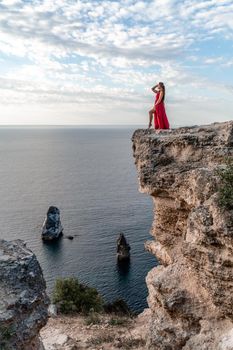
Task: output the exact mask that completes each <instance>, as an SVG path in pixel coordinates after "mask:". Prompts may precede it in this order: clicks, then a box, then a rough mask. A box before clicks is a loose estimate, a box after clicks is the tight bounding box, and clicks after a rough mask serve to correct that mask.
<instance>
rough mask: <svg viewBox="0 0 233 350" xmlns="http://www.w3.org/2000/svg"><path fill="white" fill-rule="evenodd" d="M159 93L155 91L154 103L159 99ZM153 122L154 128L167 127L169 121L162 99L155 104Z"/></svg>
mask: <svg viewBox="0 0 233 350" xmlns="http://www.w3.org/2000/svg"><path fill="white" fill-rule="evenodd" d="M159 94H160V91H159V92H157V94H156V98H155V103H156V102H157V101H158V99H159ZM154 123H155V129H169V122H168V119H167V115H166V111H165V106H164V102H163V101H161V102H160V103H159V104H158V105H156V106H155V112H154Z"/></svg>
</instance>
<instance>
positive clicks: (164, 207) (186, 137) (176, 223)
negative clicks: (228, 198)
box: [133, 122, 233, 350]
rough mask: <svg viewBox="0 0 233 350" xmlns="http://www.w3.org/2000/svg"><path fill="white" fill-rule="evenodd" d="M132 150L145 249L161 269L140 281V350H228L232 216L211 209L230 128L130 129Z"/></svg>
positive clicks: (228, 152) (231, 140)
mask: <svg viewBox="0 0 233 350" xmlns="http://www.w3.org/2000/svg"><path fill="white" fill-rule="evenodd" d="M133 150H134V157H135V163H136V166H137V170H138V175H139V184H140V188H139V189H140V191H141V192H146V193H148V194H150V195H151V196H152V197H153V201H154V207H155V209H154V210H155V219H154V223H153V226H152V229H151V234H152V236H153V237H154V238H155V241H152V242H147V243H146V248H147V249H148V250H149V251H150V252H151V253H152V254H154V255H156V256H157V258H158V259H159V261H160V263H161V265H160V266H158V267H156V268H154V269H153V270H151V271H150V272H149V273H148V276H147V279H146V281H147V286H148V290H149V296H148V304H149V307H150V311H151V313H150V315H151V316H150V318H149V328H150V331H149V335H148V336H149V339H148V343H147V347H148V348H149V349H156V350H160V349H161V350H164V349H169V350H180V349H185V350H188V349H190V350H191V349H195V350H204V349H208V350H210V349H211V350H220V349H222V350H223V349H225V350H226V349H233V340H232V339H233V338H232V334H233V323H232V321H233V212H232V211H227V210H223V209H222V208H220V207H219V202H218V185H219V178H218V176H217V172H216V170H217V169H218V168H219V167H220V166H221V165H222V164H224V163H225V159H226V157H229V156H231V157H232V156H233V122H225V123H215V124H211V125H207V126H202V127H192V128H179V129H175V130H172V131H171V132H161V133H160V134H156V133H155V131H153V130H137V131H136V132H135V133H134V135H133Z"/></svg>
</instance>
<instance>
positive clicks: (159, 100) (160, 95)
mask: <svg viewBox="0 0 233 350" xmlns="http://www.w3.org/2000/svg"><path fill="white" fill-rule="evenodd" d="M162 99H163V90H161V91H160V94H159V98H158V101H157V102H156V103H155V106H157V105H158V104H159V103H160V102H161V101H162Z"/></svg>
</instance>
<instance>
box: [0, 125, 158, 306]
mask: <svg viewBox="0 0 233 350" xmlns="http://www.w3.org/2000/svg"><path fill="white" fill-rule="evenodd" d="M132 133H133V129H132V128H131V129H130V128H128V129H124V128H116V129H110V128H105V129H101V128H98V129H91V128H88V129H85V128H52V127H48V128H22V127H21V128H1V129H0V161H1V168H0V178H1V187H0V198H1V201H0V205H1V208H0V213H1V215H0V227H1V231H0V232H1V238H5V239H18V238H20V239H23V240H25V241H26V242H27V244H28V246H29V247H30V248H31V249H32V250H33V251H34V252H35V254H36V255H37V258H38V260H39V262H40V264H41V266H42V269H43V272H44V276H45V279H46V282H47V288H48V292H49V293H50V294H51V291H52V288H53V285H54V281H55V279H56V278H57V277H65V276H76V277H78V278H79V280H80V281H82V282H84V283H88V284H89V285H91V286H94V287H96V288H97V289H98V290H99V292H100V293H101V294H102V295H103V296H104V298H105V299H106V300H107V301H112V300H114V299H115V298H119V297H122V298H124V299H125V300H126V301H127V302H128V303H129V305H130V306H131V307H132V308H133V309H134V310H135V311H141V310H142V309H143V308H144V307H145V306H146V296H147V288H146V285H145V276H146V274H147V272H148V271H149V270H150V269H151V268H152V267H154V266H155V265H156V261H155V258H154V257H152V256H151V255H150V254H149V253H147V252H145V251H144V245H143V244H144V241H145V240H146V239H148V238H150V235H149V230H150V227H151V224H152V201H151V198H149V197H148V196H146V195H143V194H140V193H139V192H138V182H137V174H136V169H135V165H134V159H133V157H132V149H131V141H130V138H131V136H132ZM50 205H56V206H58V207H59V208H60V211H61V220H62V225H63V227H64V235H74V236H75V238H74V240H73V241H70V240H68V239H65V238H62V239H61V240H60V241H59V242H57V243H56V244H54V245H46V244H43V243H42V241H41V226H42V223H43V220H44V217H45V214H46V211H47V209H48V207H49V206H50ZM119 232H123V233H124V234H125V235H126V237H127V239H128V241H129V243H130V245H131V262H130V264H129V265H128V266H125V268H124V269H122V268H119V266H118V265H117V263H116V239H117V236H118V233H119Z"/></svg>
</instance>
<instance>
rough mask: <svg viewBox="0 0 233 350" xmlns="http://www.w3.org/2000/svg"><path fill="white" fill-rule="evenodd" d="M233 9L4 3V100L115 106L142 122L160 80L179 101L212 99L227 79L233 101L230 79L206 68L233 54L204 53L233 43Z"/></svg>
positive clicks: (0, 49)
mask: <svg viewBox="0 0 233 350" xmlns="http://www.w3.org/2000/svg"><path fill="white" fill-rule="evenodd" d="M232 15H233V3H232V1H230V0H222V1H221V2H220V1H217V0H205V1H197V0H184V1H178V0H148V1H135V0H120V1H110V0H103V1H97V0H94V1H88V0H85V1H84V0H79V1H73V0H67V1H64V0H41V1H39V0H34V1H31V2H28V1H27V2H25V1H23V0H15V1H14V0H0V58H1V62H3V63H2V69H1V71H0V74H1V79H2V80H1V81H2V84H1V96H0V103H1V104H2V106H3V105H4V104H7V105H9V104H11V103H12V104H14V105H15V104H20V105H21V106H22V105H23V104H34V105H35V104H37V105H38V104H39V105H40V104H41V106H42V105H44V104H47V105H51V106H52V105H53V106H54V108H59V107H57V106H58V105H66V106H67V105H68V104H70V105H71V104H72V106H74V105H76V106H77V108H80V110H81V109H82V113H84V114H85V110H84V106H85V105H88V106H91V107H92V108H93V109H95V108H100V106H101V110H102V112H103V109H104V107H105V108H106V110H108V108H110V107H111V106H114V108H118V109H119V110H121V111H127V113H129V111H131V110H135V111H136V113H137V116H138V118H139V113H141V111H142V110H143V104H144V108H145V110H147V108H148V107H147V105H146V104H147V103H148V104H150V103H151V101H153V98H152V96H151V95H150V94H149V91H150V86H151V85H152V84H154V82H155V81H157V80H163V81H165V83H166V85H167V87H168V91H169V90H170V91H173V94H172V95H173V96H172V97H171V98H170V101H171V102H172V101H175V100H176V101H179V103H180V104H181V103H183V102H184V101H187V100H188V99H189V100H190V103H191V102H192V101H196V100H198V101H199V100H200V98H202V99H203V100H205V103H206V104H207V105H208V104H211V103H212V100H211V98H210V95H211V94H213V95H214V96H215V94H216V91H215V87H214V86H218V85H219V86H221V88H222V93H223V97H224V98H226V100H227V99H229V98H230V97H229V91H230V90H231V89H230V88H229V84H227V83H226V84H224V83H223V82H220V83H219V82H217V81H216V82H215V81H214V79H213V78H212V77H210V76H208V74H207V75H205V71H204V68H205V67H207V66H208V67H209V66H210V65H211V66H212V67H214V66H215V65H218V66H219V67H222V69H224V67H225V68H226V69H227V67H228V68H229V67H231V66H232V59H228V58H226V57H224V55H223V56H222V55H221V56H219V55H216V54H214V53H212V52H211V53H210V55H207V54H206V53H205V55H203V56H202V57H201V56H200V52H199V45H201V44H202V45H203V43H205V42H207V41H208V40H211V38H212V39H213V38H215V36H220V37H221V38H222V40H230V39H232V31H233V24H232ZM1 54H2V56H1ZM8 59H10V60H11V61H12V62H13V63H12V64H11V65H10V64H8ZM194 65H195V66H196V67H197V66H198V65H199V72H198V71H194V70H193V69H192V68H193V67H194ZM201 68H203V70H202V71H201V73H200V69H201ZM203 72H204V74H203ZM211 91H212V92H211ZM182 101H183V102H182ZM168 102H169V94H168ZM177 103H178V102H177ZM137 104H138V106H140V107H139V108H138V111H137ZM81 106H82V108H81ZM109 106H110V107H109ZM41 108H42V107H41ZM43 108H44V107H43ZM80 113H81V112H80ZM106 113H107V112H106ZM228 114H229V113H228ZM124 115H125V114H124ZM105 118H106V120H109V119H108V115H107V114H106V116H105ZM0 122H1V120H0Z"/></svg>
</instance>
